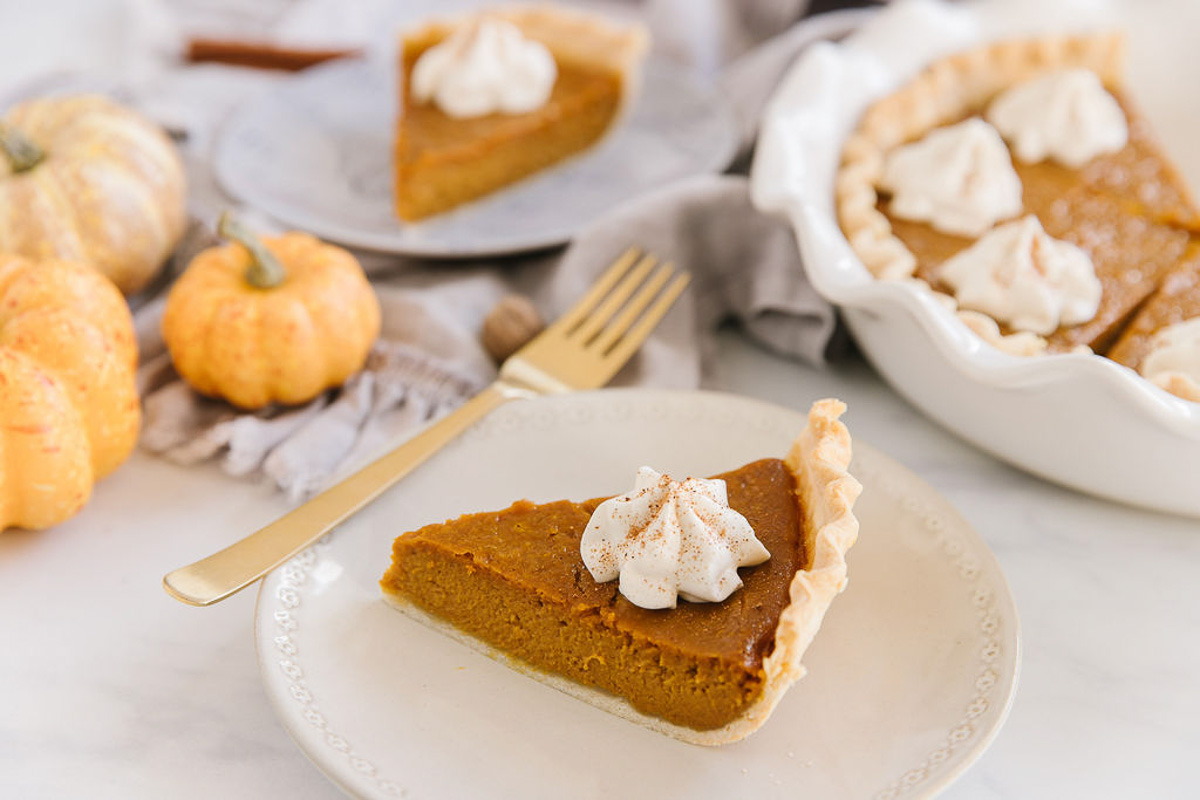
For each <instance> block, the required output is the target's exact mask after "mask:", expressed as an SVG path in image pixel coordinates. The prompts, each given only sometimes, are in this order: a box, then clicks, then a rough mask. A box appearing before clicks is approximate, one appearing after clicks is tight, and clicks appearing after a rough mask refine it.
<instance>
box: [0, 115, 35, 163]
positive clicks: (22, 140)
mask: <svg viewBox="0 0 1200 800" xmlns="http://www.w3.org/2000/svg"><path fill="white" fill-rule="evenodd" d="M0 152H2V153H3V154H4V156H5V157H6V158H7V159H8V163H9V166H11V167H12V171H13V172H28V171H29V170H31V169H33V168H34V167H36V166H37V165H38V164H40V163H42V160H43V159H44V158H45V157H46V153H45V152H44V151H43V150H42V148H40V147H38V146H37V145H36V144H34V143H33V140H31V139H30V138H29V137H28V136H26V135H25V134H23V133H21V132H20V131H19V130H17V129H16V128H14V127H13V126H12V125H9V124H7V123H4V122H0Z"/></svg>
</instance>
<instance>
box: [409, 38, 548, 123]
mask: <svg viewBox="0 0 1200 800" xmlns="http://www.w3.org/2000/svg"><path fill="white" fill-rule="evenodd" d="M557 78H558V66H557V65H556V64H555V62H554V56H553V55H552V54H551V53H550V51H549V50H548V49H547V48H546V46H545V45H544V44H542V43H541V42H537V41H534V40H532V39H528V38H526V37H525V35H524V34H522V33H521V30H520V28H518V27H517V26H516V25H513V24H512V23H511V22H506V21H504V20H500V19H491V18H488V17H483V18H481V19H479V20H478V21H476V22H473V23H470V24H466V25H463V26H462V27H460V28H459V29H458V30H456V31H455V32H454V33H453V34H451V35H450V36H449V37H448V38H447V39H446V40H445V41H443V42H441V43H440V44H437V45H434V46H433V47H431V48H429V49H428V50H426V51H425V52H424V53H422V54H421V57H420V58H418V59H417V63H416V64H415V65H414V66H413V70H412V84H411V86H412V92H413V96H414V97H415V98H416V100H417V101H418V102H421V103H428V102H430V101H432V102H433V103H434V104H435V105H437V107H438V108H439V109H441V110H442V111H443V112H445V113H446V114H447V115H448V116H451V117H457V118H466V117H481V116H484V115H486V114H494V113H502V114H523V113H526V112H529V111H533V110H535V109H538V108H541V107H542V106H543V105H545V104H546V101H547V100H548V99H550V93H551V91H552V90H553V89H554V81H555V80H556V79H557Z"/></svg>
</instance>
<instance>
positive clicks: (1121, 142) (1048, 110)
mask: <svg viewBox="0 0 1200 800" xmlns="http://www.w3.org/2000/svg"><path fill="white" fill-rule="evenodd" d="M986 116H987V120H988V122H990V123H992V124H993V125H995V126H996V129H997V130H998V131H1000V134H1001V135H1002V136H1003V137H1004V138H1005V139H1007V140H1008V141H1009V142H1011V143H1012V146H1013V150H1014V151H1015V152H1016V154H1017V158H1019V159H1021V160H1022V161H1025V162H1028V163H1030V164H1036V163H1037V162H1039V161H1042V160H1044V159H1047V158H1049V159H1053V160H1054V161H1057V162H1058V163H1060V164H1064V165H1066V166H1068V167H1073V168H1079V167H1082V166H1083V165H1084V164H1086V163H1087V162H1088V161H1091V160H1092V159H1093V158H1095V157H1096V156H1099V155H1103V154H1105V153H1115V152H1116V151H1118V150H1120V149H1121V148H1123V147H1124V146H1125V144H1126V142H1128V141H1129V124H1128V122H1126V120H1125V112H1124V111H1123V110H1122V109H1121V106H1120V104H1119V103H1118V102H1117V100H1116V98H1115V97H1113V96H1112V95H1111V94H1109V93H1108V91H1107V90H1106V89H1105V88H1104V85H1103V84H1102V83H1101V82H1100V78H1099V76H1097V75H1096V73H1094V72H1092V71H1091V70H1087V69H1068V70H1061V71H1059V72H1051V73H1049V74H1047V75H1043V76H1041V77H1038V78H1034V79H1032V80H1029V81H1026V82H1024V83H1021V84H1018V85H1016V86H1014V87H1012V88H1011V89H1008V90H1006V91H1004V92H1002V93H1001V94H1000V95H998V96H997V97H996V99H995V100H993V101H992V104H991V105H990V106H989V107H988V110H987V114H986Z"/></svg>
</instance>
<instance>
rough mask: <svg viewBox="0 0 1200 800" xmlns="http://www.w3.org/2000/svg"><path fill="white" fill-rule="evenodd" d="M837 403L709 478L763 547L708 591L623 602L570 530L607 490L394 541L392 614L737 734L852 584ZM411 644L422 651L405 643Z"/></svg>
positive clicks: (688, 730)
mask: <svg viewBox="0 0 1200 800" xmlns="http://www.w3.org/2000/svg"><path fill="white" fill-rule="evenodd" d="M843 410H844V406H843V405H842V403H841V402H839V401H836V400H822V401H818V402H817V403H815V404H814V405H813V407H812V409H811V410H810V412H809V416H808V424H807V426H806V427H805V429H804V431H803V432H802V433H801V434H800V436H799V437H797V439H796V440H795V442H793V443H792V444H791V447H790V450H789V451H788V452H787V454H786V456H785V457H784V458H782V459H780V458H766V459H763V460H760V461H755V462H753V463H750V464H746V465H744V466H742V467H739V468H737V469H734V470H731V471H730V472H726V473H724V474H722V475H719V476H716V477H718V478H721V479H723V480H724V481H725V483H726V487H727V492H728V499H729V505H730V507H731V508H733V509H735V510H737V511H739V512H740V513H741V514H742V515H744V516H745V518H746V519H747V520H748V521H749V522H750V524H751V526H752V528H753V530H754V532H755V534H756V536H757V537H758V539H759V540H760V541H761V542H762V544H764V545H765V546H766V548H767V550H768V551H770V554H771V557H770V558H769V559H768V560H767V561H766V562H765V563H762V564H761V565H759V566H755V567H750V568H743V569H741V570H740V577H741V578H742V581H743V585H742V587H741V588H740V589H737V590H736V591H735V592H734V593H733V594H732V595H731V596H730V597H729V598H728V599H726V600H725V601H723V602H718V603H692V602H687V601H680V602H679V603H678V605H677V606H676V607H675V608H670V609H654V610H652V609H646V608H641V607H639V606H636V605H633V604H632V603H630V602H629V601H628V600H627V599H626V598H625V597H624V596H623V595H621V594H620V593H619V592H618V588H617V583H616V582H615V581H614V582H609V583H598V582H596V581H595V580H594V579H593V578H592V576H591V573H589V572H588V570H587V568H586V567H585V565H584V563H583V559H582V557H581V555H580V540H581V537H582V535H583V531H584V528H585V526H586V525H587V523H588V520H589V517H590V516H591V514H592V511H593V510H595V508H596V507H597V506H598V505H599V504H600V503H601V502H602V499H593V500H586V501H583V502H572V501H569V500H561V501H557V502H552V503H543V504H534V503H531V502H529V501H519V502H517V503H514V504H513V505H512V506H510V507H509V508H506V509H504V510H502V511H496V512H489V513H480V514H469V515H465V516H462V517H459V518H457V519H453V520H449V521H447V522H444V523H439V524H434V525H428V526H426V527H424V528H421V529H419V530H416V531H413V532H410V533H406V534H403V535H401V536H400V537H398V538H397V539H396V541H395V545H394V547H393V553H392V564H391V567H390V568H389V569H388V570H387V573H386V574H385V575H384V577H383V580H382V581H381V586H382V588H383V592H384V595H385V597H386V599H387V600H388V601H389V602H391V603H392V604H393V605H395V606H396V607H397V608H399V609H400V610H401V611H403V612H405V613H406V614H409V615H411V616H414V617H416V618H417V619H419V620H420V621H422V622H424V623H426V624H428V625H430V626H432V627H434V628H435V629H438V630H440V631H443V632H445V633H447V634H449V635H451V636H453V637H455V638H457V639H459V640H460V641H463V642H465V643H467V644H470V645H471V646H473V647H475V648H476V649H479V650H481V651H482V652H484V653H486V654H488V655H490V656H492V657H493V658H496V659H498V660H500V661H501V662H503V663H506V664H508V665H509V666H512V667H514V668H515V669H517V670H519V671H521V672H524V673H525V674H528V675H531V676H533V677H535V678H537V679H539V680H541V681H543V682H544V683H547V684H549V685H551V686H553V687H555V688H557V689H560V690H562V691H564V692H566V693H567V694H570V695H573V696H575V697H577V698H580V699H582V700H585V701H587V702H589V703H591V704H593V705H595V706H598V707H599V708H602V709H604V710H606V711H609V712H612V713H614V714H617V715H619V716H621V717H624V718H626V719H629V720H632V721H635V722H638V723H640V724H643V725H645V726H647V727H649V728H651V729H653V730H656V731H659V732H662V733H665V734H668V735H671V736H674V737H676V738H678V739H681V740H684V741H687V742H692V743H695V744H705V745H718V744H724V743H727V742H732V741H736V740H738V739H741V738H743V737H745V736H746V735H748V734H749V733H751V732H752V731H754V730H756V729H757V728H758V727H759V726H761V725H762V724H763V723H764V722H765V721H766V720H767V718H768V717H769V716H770V714H771V712H772V710H773V709H774V708H775V705H776V704H777V703H778V702H779V700H780V698H781V697H782V696H783V694H784V692H785V691H786V690H787V688H788V687H789V686H790V685H791V684H792V683H793V682H794V681H795V680H797V679H798V678H799V677H801V675H802V674H803V672H804V669H803V667H802V666H801V663H800V659H801V656H802V655H803V654H804V651H805V649H806V648H807V647H808V645H809V643H810V642H811V641H812V639H813V636H814V635H815V634H816V632H817V629H818V627H819V626H820V624H821V621H822V619H823V617H824V615H825V611H826V609H827V608H828V607H829V605H830V603H831V601H832V600H833V598H834V597H835V596H836V595H837V594H838V593H839V592H841V591H842V589H843V588H844V587H845V585H846V560H845V555H846V552H847V550H849V548H850V547H851V545H853V544H854V541H855V539H856V538H857V536H858V522H857V520H856V519H855V517H854V514H853V505H854V501H855V499H856V498H857V496H858V494H859V492H860V489H861V487H860V485H859V484H858V482H857V481H856V480H855V479H854V478H853V477H851V475H850V474H849V473H848V472H847V467H848V464H849V461H850V455H851V442H850V436H849V433H848V432H847V430H846V428H845V426H844V425H843V424H842V423H841V422H840V421H839V416H840V415H841V413H842V412H843ZM414 657H416V656H414Z"/></svg>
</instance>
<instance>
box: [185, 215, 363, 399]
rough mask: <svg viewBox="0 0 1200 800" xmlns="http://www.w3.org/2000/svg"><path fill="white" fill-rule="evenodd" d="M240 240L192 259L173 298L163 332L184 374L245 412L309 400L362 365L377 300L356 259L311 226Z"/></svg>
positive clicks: (232, 231) (227, 231) (235, 235)
mask: <svg viewBox="0 0 1200 800" xmlns="http://www.w3.org/2000/svg"><path fill="white" fill-rule="evenodd" d="M219 232H220V233H221V235H223V236H225V237H226V238H230V239H234V240H235V241H234V242H232V243H230V244H227V245H223V246H221V247H214V248H210V249H208V250H205V251H204V252H202V253H200V255H198V256H196V258H195V259H194V260H193V261H192V263H191V264H189V265H188V268H187V270H186V271H185V272H184V273H183V275H181V276H180V277H179V279H178V280H177V281H176V283H175V285H174V286H173V287H171V292H170V294H168V296H167V306H166V309H165V311H164V312H163V321H162V332H163V338H164V340H165V341H166V343H167V349H168V350H170V352H171V359H172V360H173V361H174V363H175V369H176V371H178V372H179V375H180V377H182V378H183V379H184V380H185V381H187V382H188V384H189V385H191V386H192V388H194V389H195V390H196V391H198V392H200V393H202V394H206V395H212V396H216V397H223V398H224V399H226V400H228V401H229V402H230V403H233V404H234V405H236V406H239V407H241V408H246V409H256V408H262V407H263V406H266V405H269V404H271V403H282V404H285V405H291V404H296V403H303V402H306V401H308V400H311V399H312V398H314V397H316V396H317V395H318V394H320V393H321V392H323V391H325V390H326V389H329V388H332V387H335V386H340V385H341V384H342V383H343V382H345V380H346V379H347V378H349V377H350V376H351V375H353V374H354V373H355V372H357V371H358V370H360V369H362V366H363V364H364V363H365V362H366V359H367V354H368V353H369V352H370V350H371V345H372V343H374V341H375V338H376V337H377V336H378V335H379V301H378V299H377V298H376V297H375V291H374V289H372V288H371V284H370V283H368V282H367V278H366V275H364V274H363V271H362V267H361V266H360V265H359V263H358V260H357V259H356V258H354V256H352V255H351V254H350V253H349V252H347V251H345V250H343V249H342V248H340V247H334V246H333V245H329V244H325V243H324V242H322V241H320V240H319V239H316V238H315V237H313V236H310V235H308V234H306V233H285V234H283V235H282V236H277V237H267V238H264V239H262V240H259V239H258V238H257V237H255V236H254V235H253V234H251V233H250V232H249V231H247V230H245V229H243V228H241V226H239V225H237V224H236V223H235V222H234V221H233V220H232V219H230V218H229V217H228V215H226V216H224V217H222V219H221V224H220V226H219Z"/></svg>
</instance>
